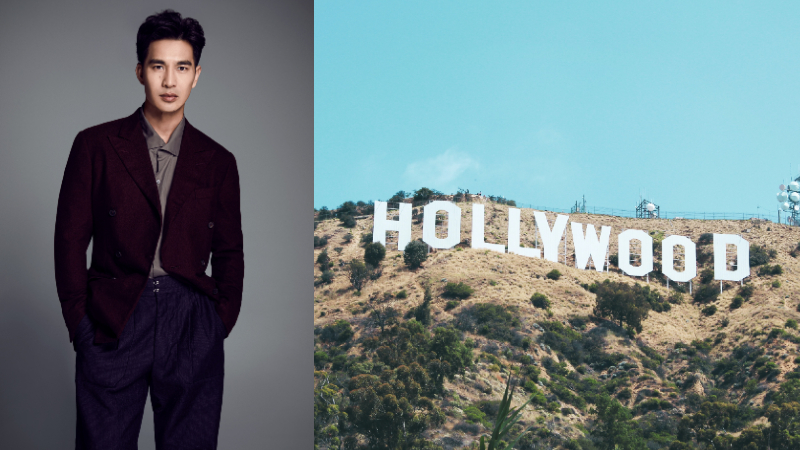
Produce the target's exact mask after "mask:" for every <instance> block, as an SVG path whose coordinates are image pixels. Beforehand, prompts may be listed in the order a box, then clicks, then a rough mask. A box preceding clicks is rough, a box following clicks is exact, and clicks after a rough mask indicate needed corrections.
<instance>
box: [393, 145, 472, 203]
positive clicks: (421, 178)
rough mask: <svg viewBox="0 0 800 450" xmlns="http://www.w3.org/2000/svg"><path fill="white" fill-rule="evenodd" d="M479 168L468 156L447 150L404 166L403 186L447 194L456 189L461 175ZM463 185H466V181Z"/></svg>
mask: <svg viewBox="0 0 800 450" xmlns="http://www.w3.org/2000/svg"><path fill="white" fill-rule="evenodd" d="M479 167H480V166H479V164H478V163H477V162H476V161H475V160H474V159H472V158H471V157H470V156H469V155H467V154H464V153H460V152H458V151H456V150H455V149H454V148H449V149H447V150H446V151H445V152H444V153H442V154H440V155H436V156H434V157H432V158H428V159H425V160H422V161H415V162H412V163H410V164H409V165H408V166H406V170H405V172H404V173H403V185H409V184H410V185H413V186H416V189H418V188H420V187H423V186H424V187H428V188H431V189H438V190H440V191H442V192H444V193H446V194H449V193H453V192H455V190H456V189H457V187H458V186H456V183H457V181H458V180H459V177H460V176H461V175H463V174H464V173H465V172H467V171H469V170H473V169H478V168H479ZM407 183H408V184H407ZM463 183H464V184H467V180H464V181H463Z"/></svg>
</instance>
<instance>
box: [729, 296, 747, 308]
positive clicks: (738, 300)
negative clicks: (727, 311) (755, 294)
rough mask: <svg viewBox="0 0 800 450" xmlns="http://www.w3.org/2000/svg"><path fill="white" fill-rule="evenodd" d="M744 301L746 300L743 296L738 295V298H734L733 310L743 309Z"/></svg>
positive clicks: (732, 302)
mask: <svg viewBox="0 0 800 450" xmlns="http://www.w3.org/2000/svg"><path fill="white" fill-rule="evenodd" d="M743 301H744V299H743V298H742V296H741V295H737V296H736V297H733V300H732V301H731V309H737V308H739V307H741V306H742V302H743Z"/></svg>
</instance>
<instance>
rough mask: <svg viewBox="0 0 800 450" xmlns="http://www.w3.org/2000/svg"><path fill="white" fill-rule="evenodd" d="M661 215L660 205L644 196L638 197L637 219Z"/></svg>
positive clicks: (653, 217) (655, 217)
mask: <svg viewBox="0 0 800 450" xmlns="http://www.w3.org/2000/svg"><path fill="white" fill-rule="evenodd" d="M659 217H661V207H660V206H658V205H656V204H655V203H653V202H651V201H650V200H648V199H646V198H640V200H639V204H638V205H637V206H636V218H637V219H657V218H659Z"/></svg>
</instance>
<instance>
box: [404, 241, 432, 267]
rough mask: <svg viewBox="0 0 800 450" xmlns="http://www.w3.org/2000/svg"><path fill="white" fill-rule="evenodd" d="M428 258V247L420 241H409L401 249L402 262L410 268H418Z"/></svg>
mask: <svg viewBox="0 0 800 450" xmlns="http://www.w3.org/2000/svg"><path fill="white" fill-rule="evenodd" d="M426 259H428V247H427V245H426V244H425V243H424V242H422V241H414V242H410V243H409V244H408V245H406V248H405V250H403V262H404V263H405V264H406V266H408V267H409V268H410V269H417V268H419V267H420V266H421V265H422V263H423V262H424V261H425V260H426Z"/></svg>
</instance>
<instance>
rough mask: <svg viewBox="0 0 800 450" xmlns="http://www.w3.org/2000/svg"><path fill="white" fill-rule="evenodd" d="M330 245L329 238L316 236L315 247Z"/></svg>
mask: <svg viewBox="0 0 800 450" xmlns="http://www.w3.org/2000/svg"><path fill="white" fill-rule="evenodd" d="M326 245H328V240H327V239H325V238H324V237H319V236H314V248H318V247H325V246H326Z"/></svg>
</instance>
